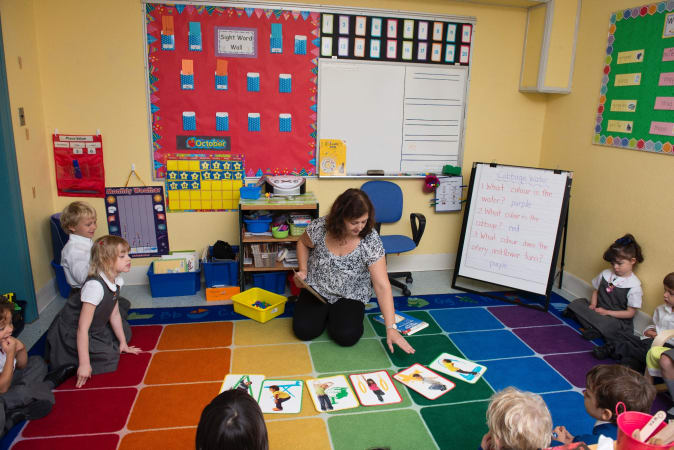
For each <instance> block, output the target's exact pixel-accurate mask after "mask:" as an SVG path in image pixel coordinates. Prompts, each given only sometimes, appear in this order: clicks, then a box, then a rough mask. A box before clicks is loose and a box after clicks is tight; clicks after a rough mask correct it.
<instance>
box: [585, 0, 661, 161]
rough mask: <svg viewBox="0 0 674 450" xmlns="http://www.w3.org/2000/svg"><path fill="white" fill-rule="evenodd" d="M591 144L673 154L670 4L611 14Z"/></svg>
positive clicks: (658, 4)
mask: <svg viewBox="0 0 674 450" xmlns="http://www.w3.org/2000/svg"><path fill="white" fill-rule="evenodd" d="M605 58H606V59H605V65H604V69H603V77H602V85H601V97H600V99H599V107H598V109H597V117H596V122H595V125H594V137H593V143H595V144H600V145H609V146H614V147H621V148H628V149H633V150H642V151H648V152H656V153H665V154H670V155H672V154H674V1H671V0H670V1H667V2H658V3H651V4H649V5H645V6H640V7H636V8H631V9H626V10H623V11H617V12H615V13H613V14H612V15H611V19H610V23H609V34H608V43H607V46H606V57H605Z"/></svg>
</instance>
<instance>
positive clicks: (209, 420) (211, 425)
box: [196, 389, 269, 450]
mask: <svg viewBox="0 0 674 450" xmlns="http://www.w3.org/2000/svg"><path fill="white" fill-rule="evenodd" d="M230 448H231V449H237V450H269V442H268V438H267V427H266V426H265V423H264V417H263V415H262V410H261V409H260V406H259V405H258V404H257V402H256V401H255V399H254V398H253V397H251V396H250V395H248V393H247V392H245V391H242V390H241V389H230V390H228V391H225V392H222V393H221V394H219V395H218V396H217V397H215V398H214V399H213V400H212V401H211V403H209V404H208V405H206V407H205V408H204V410H203V411H202V413H201V419H200V420H199V426H198V427H197V437H196V450H221V449H230Z"/></svg>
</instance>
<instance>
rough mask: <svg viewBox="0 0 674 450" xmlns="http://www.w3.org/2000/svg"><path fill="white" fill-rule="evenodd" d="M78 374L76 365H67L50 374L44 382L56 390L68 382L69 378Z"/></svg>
mask: <svg viewBox="0 0 674 450" xmlns="http://www.w3.org/2000/svg"><path fill="white" fill-rule="evenodd" d="M76 373H77V366H76V365H75V364H67V365H65V366H61V367H57V368H56V369H54V370H52V371H51V372H49V373H48V374H47V375H46V376H45V377H44V381H46V382H47V383H51V384H53V385H54V386H53V387H52V389H53V388H55V387H57V386H59V385H60V384H61V383H63V382H64V381H66V380H67V379H68V378H70V377H72V376H73V375H75V374H76Z"/></svg>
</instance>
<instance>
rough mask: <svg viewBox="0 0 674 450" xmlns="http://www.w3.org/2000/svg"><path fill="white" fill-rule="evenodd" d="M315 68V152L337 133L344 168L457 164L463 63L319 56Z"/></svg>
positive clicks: (390, 171) (417, 170) (422, 168)
mask: <svg viewBox="0 0 674 450" xmlns="http://www.w3.org/2000/svg"><path fill="white" fill-rule="evenodd" d="M318 74H319V80H318V83H319V87H318V95H319V97H318V140H319V156H320V147H321V141H323V142H335V141H339V142H340V145H339V146H340V147H341V148H342V149H344V150H343V151H344V153H345V154H344V155H342V157H340V158H337V159H338V160H341V161H340V162H339V163H338V164H345V171H344V175H346V176H358V175H366V174H367V172H368V171H372V170H376V171H383V172H384V173H385V174H386V175H392V176H399V175H403V176H404V175H419V174H424V173H428V172H435V173H441V172H442V167H443V166H444V165H446V164H451V165H456V166H460V165H461V160H462V148H463V125H464V118H465V112H466V94H467V88H468V67H467V66H450V65H437V66H434V65H428V64H426V65H423V64H413V63H403V62H372V61H367V62H361V61H353V60H337V59H335V60H330V59H320V60H319V69H318ZM323 159H324V158H322V159H321V162H319V164H321V163H323V162H324V161H323ZM330 164H333V165H334V163H333V160H332V158H331V160H330ZM322 176H324V175H322Z"/></svg>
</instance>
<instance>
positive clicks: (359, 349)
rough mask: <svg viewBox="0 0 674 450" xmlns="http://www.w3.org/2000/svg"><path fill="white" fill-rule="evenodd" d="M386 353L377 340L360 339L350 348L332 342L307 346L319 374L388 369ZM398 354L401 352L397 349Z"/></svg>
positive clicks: (388, 362) (389, 362)
mask: <svg viewBox="0 0 674 450" xmlns="http://www.w3.org/2000/svg"><path fill="white" fill-rule="evenodd" d="M387 352H388V350H384V348H383V347H382V346H381V344H380V343H379V340H378V339H361V340H360V341H358V343H357V344H356V345H354V346H352V347H341V346H339V345H337V344H335V343H334V342H332V341H326V342H312V343H311V344H310V345H309V353H310V354H311V359H312V360H313V362H314V370H316V372H320V373H326V372H337V373H344V372H354V371H360V372H364V371H366V370H371V369H388V368H390V367H391V360H390V359H389V357H388V356H387V355H386V353H387ZM398 352H402V351H401V350H400V349H398Z"/></svg>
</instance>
